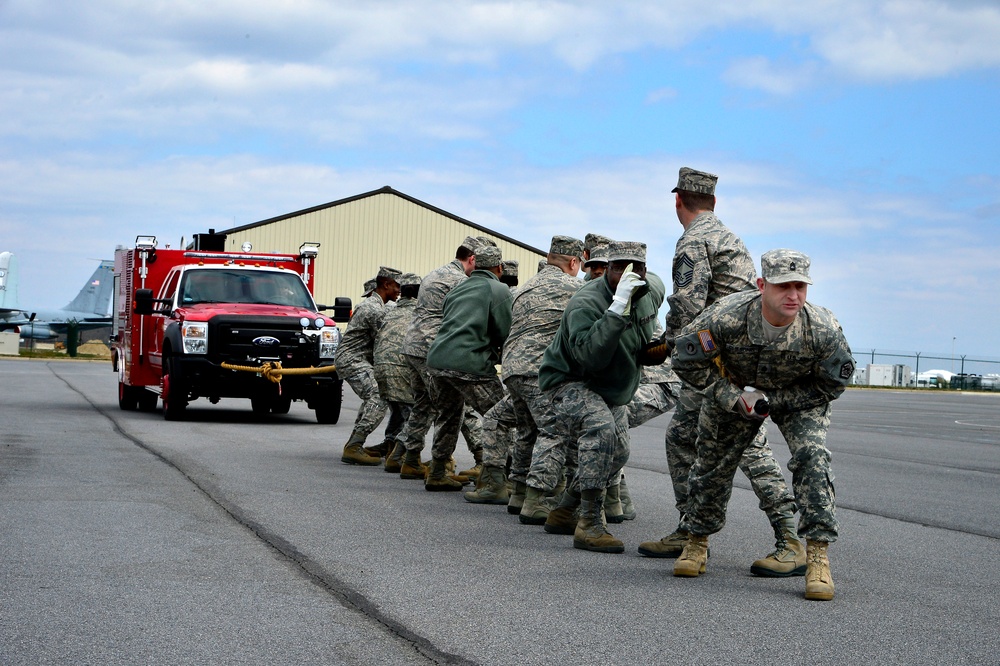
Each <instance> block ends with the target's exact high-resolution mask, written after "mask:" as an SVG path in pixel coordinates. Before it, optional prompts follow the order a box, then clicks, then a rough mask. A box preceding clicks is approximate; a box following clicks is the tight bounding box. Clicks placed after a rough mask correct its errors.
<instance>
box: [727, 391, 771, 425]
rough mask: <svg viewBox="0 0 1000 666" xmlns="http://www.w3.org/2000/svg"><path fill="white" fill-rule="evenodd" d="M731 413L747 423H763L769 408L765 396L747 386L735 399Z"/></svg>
mask: <svg viewBox="0 0 1000 666" xmlns="http://www.w3.org/2000/svg"><path fill="white" fill-rule="evenodd" d="M733 411H734V412H737V413H739V415H740V416H742V417H743V418H745V419H746V420H748V421H763V420H764V419H766V418H767V414H768V412H769V411H770V406H769V405H768V402H767V396H766V395H764V394H763V393H761V392H760V391H758V390H757V389H755V388H752V387H749V386H748V387H747V388H746V389H744V390H743V393H741V394H740V397H739V398H737V399H736V404H735V405H734V406H733Z"/></svg>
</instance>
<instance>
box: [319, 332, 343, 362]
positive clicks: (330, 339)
mask: <svg viewBox="0 0 1000 666" xmlns="http://www.w3.org/2000/svg"><path fill="white" fill-rule="evenodd" d="M339 345H340V329H339V328H337V327H336V326H324V327H323V328H321V329H320V331H319V357H320V358H331V359H332V358H333V356H334V354H335V353H336V352H337V347H338V346H339Z"/></svg>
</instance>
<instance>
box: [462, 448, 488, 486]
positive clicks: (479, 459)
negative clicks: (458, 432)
mask: <svg viewBox="0 0 1000 666" xmlns="http://www.w3.org/2000/svg"><path fill="white" fill-rule="evenodd" d="M472 457H473V458H475V460H476V464H475V465H473V466H472V467H470V468H469V469H467V470H464V471H461V472H459V475H460V476H464V477H467V478H469V479H472V480H473V481H475V480H476V479H478V478H479V475H480V474H482V472H483V450H482V449H479V450H478V451H473V452H472Z"/></svg>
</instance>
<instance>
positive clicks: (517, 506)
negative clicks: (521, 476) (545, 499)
mask: <svg viewBox="0 0 1000 666" xmlns="http://www.w3.org/2000/svg"><path fill="white" fill-rule="evenodd" d="M527 492H528V486H527V484H525V483H523V482H521V481H515V482H514V489H513V491H512V492H511V493H510V500H509V501H508V502H507V513H509V514H512V515H515V516H517V515H519V514H520V513H521V507H522V506H524V496H525V494H526V493H527Z"/></svg>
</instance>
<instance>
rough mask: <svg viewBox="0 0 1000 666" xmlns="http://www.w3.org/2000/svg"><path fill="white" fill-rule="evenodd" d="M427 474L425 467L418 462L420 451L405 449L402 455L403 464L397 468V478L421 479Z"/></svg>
mask: <svg viewBox="0 0 1000 666" xmlns="http://www.w3.org/2000/svg"><path fill="white" fill-rule="evenodd" d="M426 476H427V467H426V466H425V465H424V464H423V463H422V462H420V451H410V450H409V449H407V450H406V453H405V454H404V455H403V464H402V465H400V468H399V478H401V479H423V478H424V477H426Z"/></svg>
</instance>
